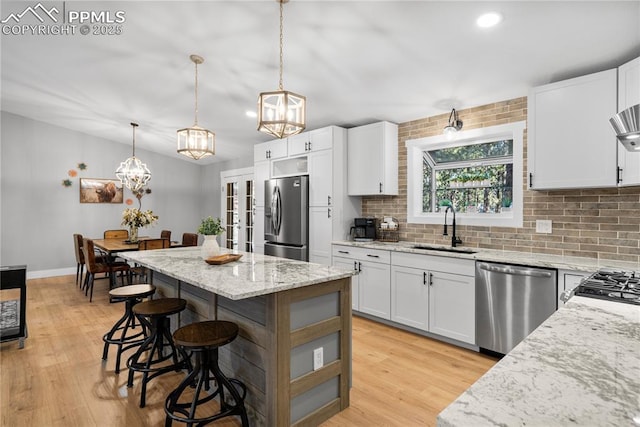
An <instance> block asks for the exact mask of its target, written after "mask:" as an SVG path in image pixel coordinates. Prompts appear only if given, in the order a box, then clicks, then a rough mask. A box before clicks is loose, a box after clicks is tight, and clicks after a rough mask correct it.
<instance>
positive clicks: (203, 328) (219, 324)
mask: <svg viewBox="0 0 640 427" xmlns="http://www.w3.org/2000/svg"><path fill="white" fill-rule="evenodd" d="M237 336H238V325H236V324H235V323H232V322H226V321H222V320H210V321H205V322H196V323H192V324H190V325H187V326H183V327H182V328H180V329H178V330H177V331H175V332H174V333H173V340H174V341H175V343H176V344H177V345H178V346H180V347H183V348H185V349H189V350H191V351H192V352H193V354H195V358H196V360H195V363H196V366H195V368H194V369H193V370H192V371H191V372H190V373H189V375H187V377H186V378H185V379H184V380H183V381H182V382H181V383H180V385H179V386H178V387H177V388H176V389H175V390H174V391H172V392H171V393H170V394H169V396H168V397H167V399H166V401H165V403H164V411H165V413H166V414H167V417H166V419H165V427H168V426H170V425H171V423H172V421H173V420H175V421H180V422H183V423H187V425H189V426H191V425H192V424H193V423H196V424H197V425H198V426H203V425H205V424H208V423H210V422H212V421H215V420H218V419H220V418H224V417H228V416H232V415H239V416H240V419H241V420H242V425H243V427H247V426H248V425H249V420H248V418H247V410H246V408H245V406H244V398H245V396H246V394H247V388H246V386H245V385H244V384H243V383H242V382H240V381H238V380H236V379H229V378H227V377H226V376H225V375H224V374H223V373H222V371H221V370H220V367H219V366H218V348H219V347H222V346H223V345H225V344H228V343H230V342H231V341H233V340H234V339H235V338H236V337H237ZM210 373H212V374H213V377H212V376H211V375H210ZM212 379H214V380H215V382H216V386H217V388H216V390H214V391H213V392H212V393H210V394H207V393H204V396H203V397H200V395H201V392H202V387H203V386H204V388H205V390H207V391H208V390H209V382H210V381H211V380H212ZM194 384H195V391H194V394H193V398H192V400H191V401H190V402H183V403H182V402H178V400H179V399H180V397H181V395H182V393H183V392H184V391H185V390H186V389H187V387H190V386H191V387H193V386H194ZM225 389H226V390H227V391H228V392H229V394H230V395H231V397H232V398H233V403H229V402H228V401H227V400H225ZM238 389H240V390H241V392H242V395H240V392H239V391H238ZM216 396H220V401H219V403H220V412H218V413H217V414H215V415H210V416H202V417H196V409H197V407H198V405H201V404H203V403H206V402H209V401H210V400H212V399H214V398H215V397H216ZM179 414H181V415H183V416H181V415H179Z"/></svg>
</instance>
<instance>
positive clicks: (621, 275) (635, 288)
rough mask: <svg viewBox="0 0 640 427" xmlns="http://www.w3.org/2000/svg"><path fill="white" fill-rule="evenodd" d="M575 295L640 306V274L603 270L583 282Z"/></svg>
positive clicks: (575, 290) (575, 291)
mask: <svg viewBox="0 0 640 427" xmlns="http://www.w3.org/2000/svg"><path fill="white" fill-rule="evenodd" d="M573 293H574V295H579V296H581V297H588V298H598V299H603V300H609V301H617V302H624V303H627V304H636V305H640V272H635V271H622V270H613V269H601V270H598V271H596V272H595V273H593V274H592V275H591V276H589V277H587V278H586V279H584V280H582V281H581V282H580V284H579V285H578V286H577V287H576V288H575V289H574V290H573Z"/></svg>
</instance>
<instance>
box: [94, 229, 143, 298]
mask: <svg viewBox="0 0 640 427" xmlns="http://www.w3.org/2000/svg"><path fill="white" fill-rule="evenodd" d="M82 250H83V252H84V261H85V264H86V265H87V277H86V278H85V290H84V294H85V295H87V292H88V293H89V302H91V301H92V300H93V282H94V281H95V279H96V274H99V273H106V274H107V277H108V278H109V289H113V285H114V284H115V279H116V278H115V273H117V272H118V271H119V272H120V273H121V274H120V279H121V281H122V285H123V286H124V274H125V273H126V275H127V282H131V279H130V277H129V273H130V270H131V267H130V266H129V264H127V263H126V262H104V260H100V262H99V261H98V259H97V258H96V253H95V246H94V244H93V240H91V239H84V240H83V244H82Z"/></svg>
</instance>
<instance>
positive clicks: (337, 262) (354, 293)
mask: <svg viewBox="0 0 640 427" xmlns="http://www.w3.org/2000/svg"><path fill="white" fill-rule="evenodd" d="M333 265H334V266H336V267H341V268H344V269H347V270H354V271H355V272H356V273H357V272H358V261H355V260H353V259H351V258H343V257H333ZM359 282H360V276H358V274H356V275H354V276H351V309H352V310H355V311H359V310H360V304H359V301H360V298H359V295H360V292H359Z"/></svg>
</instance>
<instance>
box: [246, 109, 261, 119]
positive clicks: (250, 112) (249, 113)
mask: <svg viewBox="0 0 640 427" xmlns="http://www.w3.org/2000/svg"><path fill="white" fill-rule="evenodd" d="M245 114H246V115H247V117H252V118H256V117H258V113H256V112H255V111H252V110H247V111H246V112H245Z"/></svg>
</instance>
